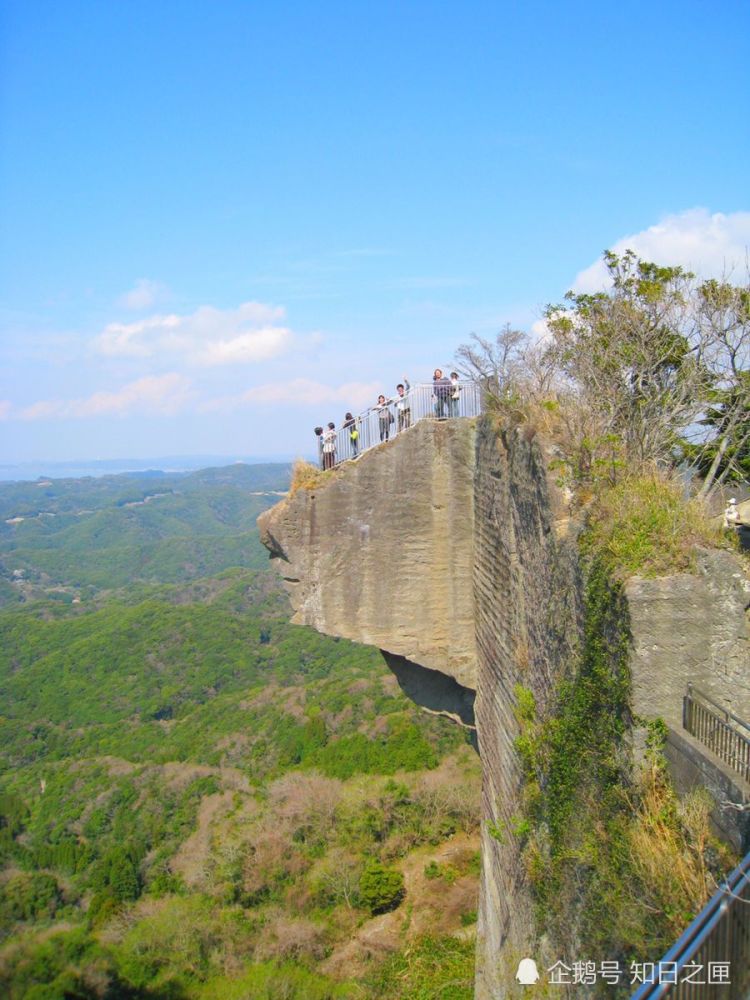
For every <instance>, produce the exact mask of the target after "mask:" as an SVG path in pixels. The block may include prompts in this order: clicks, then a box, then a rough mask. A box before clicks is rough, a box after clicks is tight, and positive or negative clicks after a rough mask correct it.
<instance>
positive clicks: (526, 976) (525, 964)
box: [516, 958, 539, 986]
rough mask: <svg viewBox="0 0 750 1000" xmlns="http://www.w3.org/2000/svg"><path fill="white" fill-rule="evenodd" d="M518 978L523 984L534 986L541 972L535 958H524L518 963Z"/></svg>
mask: <svg viewBox="0 0 750 1000" xmlns="http://www.w3.org/2000/svg"><path fill="white" fill-rule="evenodd" d="M516 980H517V982H519V983H520V984H521V986H534V985H536V983H537V982H538V981H539V972H538V971H537V967H536V962H535V961H534V959H533V958H522V959H521V961H520V962H519V963H518V972H517V973H516Z"/></svg>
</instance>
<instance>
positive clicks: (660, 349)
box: [546, 250, 710, 463]
mask: <svg viewBox="0 0 750 1000" xmlns="http://www.w3.org/2000/svg"><path fill="white" fill-rule="evenodd" d="M604 259H605V263H606V265H607V270H608V272H609V276H610V279H611V282H612V287H611V289H610V290H609V291H606V292H596V293H594V294H585V293H575V292H568V294H567V295H566V300H567V303H568V304H567V305H566V306H550V307H548V309H547V311H546V319H547V325H548V327H549V330H550V333H551V335H552V342H551V344H550V345H549V348H548V353H549V356H550V358H551V359H553V360H554V363H555V365H556V367H557V369H558V371H559V373H560V375H561V376H562V377H563V379H564V380H565V381H566V382H567V385H568V388H569V389H570V390H571V391H572V392H573V393H574V395H575V396H576V397H577V399H578V401H579V403H580V404H581V405H582V406H583V408H584V411H585V412H587V413H588V414H589V420H590V424H589V426H590V427H591V429H592V431H593V432H594V434H595V435H596V436H597V438H598V439H600V440H602V441H606V440H610V441H611V440H612V439H613V438H614V439H615V440H616V441H618V442H619V443H620V444H621V446H622V449H623V453H624V457H625V459H626V460H628V461H630V462H637V463H643V462H649V461H657V462H660V461H664V460H667V459H669V458H670V456H672V454H673V452H674V447H675V443H676V441H677V440H678V439H679V436H680V432H681V431H682V430H683V429H684V427H685V426H687V425H689V424H690V423H691V422H692V421H693V420H694V419H695V418H696V417H697V416H698V414H699V413H700V409H701V401H702V400H703V399H705V397H706V392H707V388H708V386H709V384H710V374H709V373H708V371H707V369H706V367H705V365H704V363H703V359H702V352H701V351H700V350H698V349H697V347H698V346H699V345H696V344H695V343H691V339H690V337H689V336H688V331H689V329H690V314H691V281H692V278H693V275H692V274H690V273H689V272H687V271H684V270H683V269H682V268H680V267H661V266H659V265H657V264H652V263H649V262H648V261H642V260H640V259H639V258H638V257H636V255H635V254H634V253H633V252H632V251H630V250H627V251H625V253H624V254H622V255H621V256H620V255H618V254H615V253H612V252H607V253H605V255H604Z"/></svg>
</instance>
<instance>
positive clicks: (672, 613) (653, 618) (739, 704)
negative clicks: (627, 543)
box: [626, 550, 750, 728]
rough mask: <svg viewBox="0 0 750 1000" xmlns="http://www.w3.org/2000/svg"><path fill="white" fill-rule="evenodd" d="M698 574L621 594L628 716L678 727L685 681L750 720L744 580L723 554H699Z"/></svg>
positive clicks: (748, 589) (634, 583)
mask: <svg viewBox="0 0 750 1000" xmlns="http://www.w3.org/2000/svg"><path fill="white" fill-rule="evenodd" d="M697 563H698V565H697V572H696V573H695V574H687V573H681V574H676V575H674V576H668V577H660V578H657V579H653V580H644V579H640V578H638V577H634V578H633V579H631V580H629V581H628V583H627V588H626V593H627V597H628V604H629V606H630V613H631V630H632V633H633V657H632V659H631V673H632V678H633V710H634V712H636V714H638V715H645V716H654V715H660V716H661V717H662V718H663V719H664V720H665V721H666V722H667V723H669V725H670V726H673V727H677V728H679V727H680V726H681V725H682V695H683V694H684V693H685V689H686V686H687V683H688V681H690V682H691V683H692V684H694V685H695V686H696V687H697V688H700V690H701V691H703V692H705V694H707V695H708V696H709V697H710V698H712V699H713V700H714V701H717V702H718V703H719V704H720V705H723V706H724V707H725V708H727V709H729V710H730V711H732V712H734V713H735V715H739V716H740V718H743V719H747V720H750V671H748V664H749V663H750V626H749V624H748V615H747V608H748V605H750V581H748V579H747V577H746V575H745V573H744V572H743V570H742V567H741V565H740V563H739V562H738V560H737V559H736V558H735V557H734V556H733V555H732V554H731V553H729V552H720V551H708V550H704V551H701V552H699V553H698V559H697Z"/></svg>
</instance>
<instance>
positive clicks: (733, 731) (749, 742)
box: [682, 684, 750, 781]
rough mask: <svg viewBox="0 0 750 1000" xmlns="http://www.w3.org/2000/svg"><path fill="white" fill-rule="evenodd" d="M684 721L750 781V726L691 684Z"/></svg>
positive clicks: (686, 726) (684, 723)
mask: <svg viewBox="0 0 750 1000" xmlns="http://www.w3.org/2000/svg"><path fill="white" fill-rule="evenodd" d="M682 724H683V726H684V727H685V729H686V730H687V731H688V732H689V733H690V734H691V735H692V736H695V738H696V739H697V740H700V742H701V743H703V744H704V746H707V747H708V749H709V750H712V751H713V752H714V753H715V754H716V756H717V757H720V758H721V759H722V760H723V761H724V763H725V764H727V765H728V766H729V767H731V769H732V770H733V771H736V773H737V774H739V775H740V776H741V777H742V778H744V780H745V781H750V726H748V724H747V723H746V722H743V721H742V719H738V718H737V716H736V715H732V713H731V712H728V711H727V710H726V709H725V708H722V707H721V705H717V703H716V702H715V701H713V700H712V699H711V698H709V697H708V695H706V694H703V692H702V691H699V690H698V689H697V688H696V687H694V686H693V685H692V684H688V687H687V694H686V695H685V697H684V699H683V702H682Z"/></svg>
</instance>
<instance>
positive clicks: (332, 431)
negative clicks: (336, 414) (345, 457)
mask: <svg viewBox="0 0 750 1000" xmlns="http://www.w3.org/2000/svg"><path fill="white" fill-rule="evenodd" d="M335 464H336V424H334V423H333V421H331V422H330V423H329V424H328V429H327V430H326V431H325V432H324V433H323V468H324V469H332V468H333V467H334V465H335Z"/></svg>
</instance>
